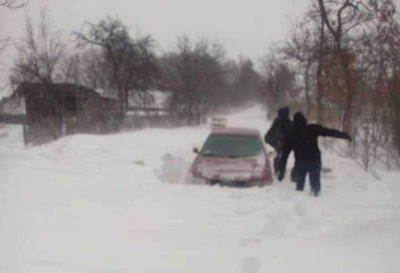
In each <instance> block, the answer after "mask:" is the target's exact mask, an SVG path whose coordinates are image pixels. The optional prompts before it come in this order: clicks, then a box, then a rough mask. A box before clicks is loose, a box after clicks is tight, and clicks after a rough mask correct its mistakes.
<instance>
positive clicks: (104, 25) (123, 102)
mask: <svg viewBox="0 0 400 273" xmlns="http://www.w3.org/2000/svg"><path fill="white" fill-rule="evenodd" d="M73 34H74V36H75V37H76V39H77V42H78V46H87V45H89V46H97V47H99V48H101V50H102V53H103V57H104V59H105V61H106V63H107V65H108V66H109V67H110V70H109V72H110V73H109V82H110V84H111V86H112V89H114V90H115V91H116V93H117V98H118V102H119V109H120V122H122V121H123V120H124V117H125V113H126V111H127V107H128V97H129V92H130V91H132V90H133V89H135V88H138V89H145V88H148V87H149V85H150V84H151V83H152V80H153V79H154V78H155V77H156V74H157V65H156V58H155V54H154V52H153V45H154V42H153V39H152V38H151V37H150V36H147V37H139V38H137V39H136V40H133V39H132V38H131V37H130V35H129V33H128V29H127V27H126V26H125V25H124V24H122V22H121V21H119V20H118V19H113V18H110V17H107V18H106V19H103V20H101V21H100V22H99V23H98V24H92V23H89V22H86V23H85V24H84V26H83V29H82V30H81V31H80V32H74V33H73Z"/></svg>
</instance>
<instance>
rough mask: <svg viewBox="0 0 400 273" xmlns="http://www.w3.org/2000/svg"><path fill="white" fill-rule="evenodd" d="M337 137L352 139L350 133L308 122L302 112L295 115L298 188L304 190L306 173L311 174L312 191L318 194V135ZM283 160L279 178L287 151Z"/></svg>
mask: <svg viewBox="0 0 400 273" xmlns="http://www.w3.org/2000/svg"><path fill="white" fill-rule="evenodd" d="M320 136H323V137H335V138H342V139H347V140H349V141H351V137H350V135H349V134H347V133H345V132H341V131H338V130H335V129H330V128H326V127H323V126H321V125H319V124H307V119H306V118H305V117H304V115H303V114H302V113H301V112H297V113H296V114H295V115H294V117H293V132H292V135H291V136H290V137H291V141H292V142H291V144H292V145H293V146H292V148H293V150H294V154H295V159H296V165H297V167H298V172H299V173H298V180H297V183H296V190H298V191H303V190H304V184H305V179H306V175H307V174H308V175H309V180H310V186H311V193H312V194H313V195H314V196H318V195H319V193H320V191H321V163H322V162H321V151H320V149H319V147H318V137H320ZM283 156H284V157H285V158H284V159H283V160H281V164H280V173H279V176H278V180H282V179H283V178H284V175H285V168H286V161H287V152H286V153H284V154H283Z"/></svg>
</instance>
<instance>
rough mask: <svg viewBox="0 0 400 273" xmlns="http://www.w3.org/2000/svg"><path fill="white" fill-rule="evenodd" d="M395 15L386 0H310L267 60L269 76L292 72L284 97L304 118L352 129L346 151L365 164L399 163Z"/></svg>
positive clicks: (399, 29)
mask: <svg viewBox="0 0 400 273" xmlns="http://www.w3.org/2000/svg"><path fill="white" fill-rule="evenodd" d="M398 19H399V18H398V13H397V10H396V2H395V1H393V0H385V1H378V0H369V1H362V0H357V1H356V0H341V1H337V0H318V1H314V2H312V3H311V5H310V7H309V9H308V12H307V14H305V16H304V18H303V20H302V22H301V23H300V24H298V25H297V26H296V27H295V28H294V31H293V33H292V35H291V37H290V38H288V39H287V41H285V42H284V43H282V44H280V45H279V46H277V47H276V48H274V49H273V50H272V51H271V52H272V53H271V55H272V56H273V58H270V59H269V60H268V61H266V63H267V64H268V65H269V66H273V68H272V69H271V68H270V69H269V71H270V72H269V73H270V74H271V73H274V74H278V73H281V72H280V71H282V67H287V68H288V69H289V70H291V71H296V81H295V85H296V86H295V88H294V90H295V91H296V90H297V91H296V92H295V93H297V94H298V96H292V99H291V100H290V101H292V102H293V98H294V101H295V102H296V103H300V104H301V105H302V108H303V110H305V112H306V113H307V114H308V116H309V118H310V119H313V120H316V121H317V122H321V123H331V125H333V126H335V127H339V128H341V129H343V130H345V131H348V132H349V133H351V134H352V136H353V139H354V140H355V141H353V144H352V145H353V149H352V153H353V154H352V155H353V156H354V157H357V158H359V159H360V160H361V161H362V163H363V165H364V166H365V167H366V168H368V167H371V166H373V165H374V164H376V163H378V162H385V163H386V164H387V166H388V167H392V166H394V165H397V166H398V165H399V160H398V158H399V154H400V141H399V140H400V129H399V128H400V115H399V109H400V89H399V87H400V86H399V83H400V81H399V76H400V74H399V73H400V70H399V69H400V66H399V61H400V51H399V50H398V48H399V46H400V26H399V23H398V22H399V21H398ZM277 56H278V57H277ZM274 58H275V59H274ZM272 59H274V60H272ZM276 59H278V61H276ZM276 63H278V65H276ZM270 78H273V77H271V76H270ZM286 89H287V88H286ZM271 90H272V89H271ZM287 97H288V96H287V95H285V93H282V96H281V97H279V99H280V100H282V98H283V99H285V98H287ZM275 101H277V99H275ZM304 108H305V109H304Z"/></svg>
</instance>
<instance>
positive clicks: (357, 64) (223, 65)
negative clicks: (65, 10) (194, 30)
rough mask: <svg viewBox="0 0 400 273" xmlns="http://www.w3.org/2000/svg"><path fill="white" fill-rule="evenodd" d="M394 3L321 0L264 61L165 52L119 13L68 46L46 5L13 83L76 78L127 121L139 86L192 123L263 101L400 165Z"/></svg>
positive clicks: (219, 51)
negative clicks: (110, 101)
mask: <svg viewBox="0 0 400 273" xmlns="http://www.w3.org/2000/svg"><path fill="white" fill-rule="evenodd" d="M398 22H399V21H398V13H397V10H396V4H395V0H384V1H383V0H368V1H367V0H317V1H312V2H311V3H310V7H309V9H308V11H307V13H306V14H304V17H303V19H302V21H301V22H300V23H299V24H297V25H296V27H295V28H294V29H293V32H292V34H291V35H290V37H288V39H286V41H283V42H282V43H281V44H277V45H275V46H273V47H271V49H270V51H269V52H268V53H267V54H265V56H264V57H262V58H261V59H260V63H259V64H260V67H261V69H260V70H257V69H256V68H255V66H256V65H255V64H254V63H253V62H252V61H251V60H250V59H247V58H240V59H239V60H231V59H228V58H227V57H226V54H225V50H224V48H223V47H222V46H221V45H220V44H218V43H215V42H212V41H210V40H207V39H198V40H193V39H191V38H189V37H187V36H182V37H180V38H178V40H177V45H176V48H175V49H172V50H171V51H168V52H164V53H161V54H157V53H156V52H157V48H156V46H155V45H156V42H155V41H154V39H153V38H152V37H151V36H149V35H148V36H136V37H132V36H131V35H130V33H129V29H128V28H127V27H126V26H125V25H124V24H123V23H122V22H121V21H120V20H118V19H114V18H110V17H107V18H105V19H103V20H100V21H99V22H97V23H89V22H87V23H85V24H84V25H83V26H82V29H81V30H80V31H76V32H74V33H73V37H74V39H75V42H74V43H72V44H71V43H70V44H68V43H66V42H65V41H64V40H63V39H62V38H61V35H60V34H59V33H58V32H57V31H54V30H52V29H51V28H50V25H51V24H50V23H49V22H48V19H47V16H46V14H45V13H44V12H42V15H41V20H40V23H39V24H38V26H36V27H35V26H34V25H33V24H32V22H31V21H30V20H29V19H28V20H27V24H26V34H25V36H24V37H23V38H22V39H21V41H20V42H19V43H17V45H18V46H17V48H18V52H19V55H18V59H17V62H16V64H15V69H14V72H13V79H14V81H17V82H18V81H22V80H30V81H41V82H50V83H52V82H71V83H78V84H83V85H86V86H88V87H91V88H94V89H98V90H99V89H101V90H105V91H107V92H110V93H112V95H114V96H115V97H116V98H117V99H118V102H119V109H120V113H121V115H120V121H121V122H122V121H123V120H124V116H125V113H126V111H127V108H128V101H129V98H130V96H131V95H132V94H134V93H136V92H139V91H140V92H146V90H149V89H161V90H169V91H171V92H172V96H171V103H170V105H171V109H170V110H171V113H172V114H173V115H175V116H176V117H177V118H178V119H180V120H186V122H187V123H189V124H197V123H199V122H202V121H203V120H204V118H205V117H206V116H207V115H208V114H210V113H213V112H215V111H218V110H221V109H222V108H224V107H228V106H241V105H243V104H245V103H249V102H253V101H258V102H260V101H262V102H263V103H264V105H266V106H267V109H269V110H270V114H271V115H275V113H276V109H277V108H278V107H281V106H283V105H289V106H291V107H292V109H293V110H302V111H304V112H305V113H306V114H307V116H308V117H309V119H310V120H315V121H317V122H319V123H324V124H329V125H331V126H334V127H337V128H341V129H343V130H346V131H348V132H349V133H351V134H352V136H353V139H354V141H353V144H352V145H353V149H352V153H353V156H355V157H358V158H360V159H361V160H362V162H363V164H364V166H365V167H369V166H372V165H373V164H375V163H377V162H382V161H385V162H386V163H387V165H388V166H389V167H390V166H393V165H395V164H396V165H400V162H399V161H398V158H399V154H400V110H399V109H400V89H399V87H400V75H399V68H400V67H399V60H400V56H399V55H400V51H399V50H398V48H399V45H400V27H399V24H398Z"/></svg>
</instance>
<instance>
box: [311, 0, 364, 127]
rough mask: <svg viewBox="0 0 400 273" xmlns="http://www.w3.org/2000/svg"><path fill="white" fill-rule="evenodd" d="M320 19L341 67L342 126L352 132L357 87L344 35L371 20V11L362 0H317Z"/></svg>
mask: <svg viewBox="0 0 400 273" xmlns="http://www.w3.org/2000/svg"><path fill="white" fill-rule="evenodd" d="M318 7H319V12H320V16H321V19H322V21H323V23H324V25H325V26H326V27H327V29H328V31H329V33H330V34H331V37H332V38H333V41H334V43H335V53H336V54H337V57H338V59H339V60H340V64H341V67H342V73H343V80H344V83H345V88H346V94H345V101H344V112H343V122H342V123H343V128H344V130H346V131H349V132H352V127H353V126H352V118H353V112H352V107H353V101H354V97H355V95H356V91H357V87H356V85H355V83H354V70H353V69H352V62H353V60H354V56H353V53H352V52H351V51H350V49H349V48H348V47H346V46H345V37H346V35H348V34H349V32H350V31H351V30H352V29H354V28H356V27H357V26H360V25H361V24H363V23H365V22H367V21H369V20H371V12H370V10H369V9H368V8H367V6H366V5H365V4H364V3H363V1H358V0H357V1H356V0H341V1H336V0H318Z"/></svg>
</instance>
